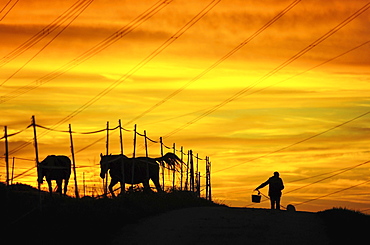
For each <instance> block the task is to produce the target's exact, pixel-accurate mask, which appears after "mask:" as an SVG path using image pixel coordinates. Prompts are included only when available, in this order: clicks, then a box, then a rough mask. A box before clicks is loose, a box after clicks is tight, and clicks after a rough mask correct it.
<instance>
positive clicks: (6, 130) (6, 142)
mask: <svg viewBox="0 0 370 245" xmlns="http://www.w3.org/2000/svg"><path fill="white" fill-rule="evenodd" d="M4 138H5V172H6V185H7V186H9V146H8V127H7V126H4Z"/></svg>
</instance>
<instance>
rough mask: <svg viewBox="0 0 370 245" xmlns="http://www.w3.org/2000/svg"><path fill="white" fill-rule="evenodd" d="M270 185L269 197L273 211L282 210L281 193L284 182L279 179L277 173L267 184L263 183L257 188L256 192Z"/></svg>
mask: <svg viewBox="0 0 370 245" xmlns="http://www.w3.org/2000/svg"><path fill="white" fill-rule="evenodd" d="M266 185H269V197H270V202H271V209H280V198H281V191H282V190H283V189H284V184H283V180H282V179H281V178H280V177H279V173H278V172H275V173H274V176H272V177H271V178H269V179H268V180H267V181H266V182H265V183H262V184H261V185H260V186H258V187H257V188H256V191H258V190H259V189H261V188H263V187H265V186H266Z"/></svg>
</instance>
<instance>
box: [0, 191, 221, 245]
mask: <svg viewBox="0 0 370 245" xmlns="http://www.w3.org/2000/svg"><path fill="white" fill-rule="evenodd" d="M0 198H1V200H4V201H5V202H2V204H1V206H2V207H1V217H2V220H3V222H2V223H3V224H5V232H4V234H5V237H3V239H5V238H6V237H7V238H8V239H9V240H13V241H14V242H16V243H17V244H21V243H24V242H26V243H28V244H29V243H31V242H35V244H36V243H40V242H41V243H51V244H66V243H69V244H87V243H90V244H98V243H103V244H107V243H109V241H110V239H111V238H112V237H114V235H115V232H117V231H118V229H119V228H120V227H122V226H123V225H126V224H130V223H133V222H135V221H137V220H139V219H141V218H145V217H147V216H150V215H155V214H158V213H162V212H166V211H169V210H173V209H179V208H185V207H196V206H215V205H217V204H215V203H212V202H210V201H207V200H205V199H202V198H198V197H196V196H195V195H194V194H193V193H190V192H183V191H181V192H180V191H175V192H170V193H149V194H148V193H142V192H133V193H128V194H126V195H125V196H123V197H119V198H116V199H108V198H103V199H94V198H88V197H86V198H81V199H75V198H70V197H63V196H59V195H57V194H54V195H53V197H52V198H51V197H50V196H49V193H46V192H41V193H40V192H39V191H38V190H37V189H35V188H33V187H31V186H28V185H23V184H17V185H13V186H10V187H6V186H5V185H3V184H0Z"/></svg>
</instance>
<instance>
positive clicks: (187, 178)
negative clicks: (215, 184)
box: [185, 151, 190, 191]
mask: <svg viewBox="0 0 370 245" xmlns="http://www.w3.org/2000/svg"><path fill="white" fill-rule="evenodd" d="M189 166H190V151H188V161H187V164H186V178H185V190H186V191H188V190H189Z"/></svg>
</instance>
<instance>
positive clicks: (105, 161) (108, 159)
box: [100, 154, 128, 179]
mask: <svg viewBox="0 0 370 245" xmlns="http://www.w3.org/2000/svg"><path fill="white" fill-rule="evenodd" d="M127 158H128V157H127V156H125V155H123V154H121V155H105V156H103V154H100V177H101V178H102V179H104V177H105V175H106V173H107V172H108V169H110V168H111V166H112V163H115V164H119V163H121V161H122V160H123V159H127Z"/></svg>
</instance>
